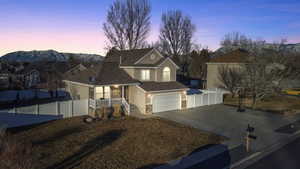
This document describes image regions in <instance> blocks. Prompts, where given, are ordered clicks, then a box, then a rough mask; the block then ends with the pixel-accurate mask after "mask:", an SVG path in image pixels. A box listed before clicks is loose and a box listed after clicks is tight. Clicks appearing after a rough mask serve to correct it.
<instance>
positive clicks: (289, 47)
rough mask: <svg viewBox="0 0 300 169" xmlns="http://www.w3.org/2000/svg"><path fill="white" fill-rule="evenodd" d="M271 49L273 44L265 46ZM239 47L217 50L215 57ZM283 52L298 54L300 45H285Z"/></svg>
mask: <svg viewBox="0 0 300 169" xmlns="http://www.w3.org/2000/svg"><path fill="white" fill-rule="evenodd" d="M270 47H271V44H266V45H265V48H270ZM238 48H239V47H231V48H230V49H225V48H223V47H221V48H219V49H217V50H216V51H215V52H214V56H219V55H221V54H224V53H226V51H228V50H229V51H232V50H236V49H238ZM283 50H286V51H292V52H298V53H300V43H296V44H285V45H283Z"/></svg>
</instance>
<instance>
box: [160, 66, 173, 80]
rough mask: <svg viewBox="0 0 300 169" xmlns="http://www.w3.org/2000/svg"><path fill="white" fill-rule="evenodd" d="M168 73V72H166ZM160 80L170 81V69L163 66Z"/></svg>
mask: <svg viewBox="0 0 300 169" xmlns="http://www.w3.org/2000/svg"><path fill="white" fill-rule="evenodd" d="M166 73H168V74H166ZM166 77H168V79H166ZM162 81H164V82H169V81H171V69H170V68H169V67H168V66H166V67H164V68H163V71H162Z"/></svg>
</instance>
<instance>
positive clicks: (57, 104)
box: [56, 101, 60, 115]
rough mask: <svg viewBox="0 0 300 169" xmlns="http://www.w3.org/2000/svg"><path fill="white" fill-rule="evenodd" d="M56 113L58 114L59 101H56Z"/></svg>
mask: <svg viewBox="0 0 300 169" xmlns="http://www.w3.org/2000/svg"><path fill="white" fill-rule="evenodd" d="M56 114H57V115H60V111H59V102H58V101H56Z"/></svg>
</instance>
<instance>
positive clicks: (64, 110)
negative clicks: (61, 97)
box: [59, 100, 72, 118]
mask: <svg viewBox="0 0 300 169" xmlns="http://www.w3.org/2000/svg"><path fill="white" fill-rule="evenodd" d="M71 106H72V100H70V101H62V102H60V103H59V112H60V114H61V115H63V117H64V118H68V117H72V107H71Z"/></svg>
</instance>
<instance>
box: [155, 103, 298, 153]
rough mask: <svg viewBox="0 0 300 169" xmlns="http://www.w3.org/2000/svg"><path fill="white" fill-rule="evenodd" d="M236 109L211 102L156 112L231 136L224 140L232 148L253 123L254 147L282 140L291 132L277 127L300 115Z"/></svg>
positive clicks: (181, 121)
mask: <svg viewBox="0 0 300 169" xmlns="http://www.w3.org/2000/svg"><path fill="white" fill-rule="evenodd" d="M236 110H237V108H235V107H230V106H225V105H212V106H203V107H198V108H193V109H187V110H179V111H169V112H161V113H157V114H155V115H156V116H159V117H161V118H165V119H168V120H172V121H176V122H178V123H182V124H185V125H190V126H192V127H195V128H198V129H200V130H206V131H210V132H214V133H216V134H219V135H223V136H225V137H228V138H229V141H226V142H225V143H224V144H226V145H228V146H229V148H233V147H236V146H238V145H241V144H245V135H246V128H247V125H248V124H250V125H251V126H253V127H254V128H255V131H254V135H256V136H257V139H256V140H254V141H252V143H251V149H252V150H254V151H259V150H262V149H263V148H265V147H266V146H270V145H272V144H274V143H276V142H277V141H279V140H281V141H284V139H286V138H287V137H288V136H289V135H290V134H284V133H278V132H275V130H276V129H278V128H280V127H282V126H285V125H287V124H290V123H291V122H295V121H297V120H299V119H300V117H299V115H297V116H289V117H284V116H282V115H278V114H272V113H267V112H261V111H253V110H246V111H245V112H237V111H236Z"/></svg>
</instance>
